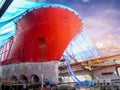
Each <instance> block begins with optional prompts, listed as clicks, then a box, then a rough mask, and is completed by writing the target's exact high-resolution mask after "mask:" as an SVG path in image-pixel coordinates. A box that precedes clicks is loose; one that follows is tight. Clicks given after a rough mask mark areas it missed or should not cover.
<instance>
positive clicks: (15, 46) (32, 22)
mask: <svg viewBox="0 0 120 90" xmlns="http://www.w3.org/2000/svg"><path fill="white" fill-rule="evenodd" d="M81 29H82V22H81V20H80V18H79V16H78V15H76V14H75V13H74V12H72V11H70V10H68V9H65V8H61V7H52V6H51V7H42V8H38V9H34V10H32V11H30V12H28V13H27V14H26V15H25V16H23V17H22V19H20V20H19V21H18V23H17V32H16V35H15V36H14V38H13V43H12V45H11V48H10V49H9V50H10V51H9V53H8V55H7V56H6V58H5V60H3V62H2V64H13V63H20V62H46V61H52V60H54V61H55V60H59V59H60V57H61V56H62V54H63V52H64V50H65V49H66V47H67V46H68V44H69V42H70V41H71V40H72V39H73V37H74V36H75V35H76V34H77V33H78V32H80V31H81Z"/></svg>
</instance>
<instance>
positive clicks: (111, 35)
mask: <svg viewBox="0 0 120 90" xmlns="http://www.w3.org/2000/svg"><path fill="white" fill-rule="evenodd" d="M107 38H108V40H118V36H117V35H115V34H108V35H107Z"/></svg>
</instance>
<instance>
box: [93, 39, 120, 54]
mask: <svg viewBox="0 0 120 90" xmlns="http://www.w3.org/2000/svg"><path fill="white" fill-rule="evenodd" d="M95 45H96V47H97V48H98V49H99V50H100V51H101V52H102V53H103V55H105V56H109V55H115V54H120V45H119V44H118V43H117V42H115V41H114V42H113V41H110V40H108V41H104V42H101V41H97V42H96V43H95Z"/></svg>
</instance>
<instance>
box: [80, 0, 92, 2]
mask: <svg viewBox="0 0 120 90" xmlns="http://www.w3.org/2000/svg"><path fill="white" fill-rule="evenodd" d="M82 1H83V2H84V3H87V2H90V0H82Z"/></svg>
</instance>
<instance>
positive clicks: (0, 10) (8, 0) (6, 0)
mask: <svg viewBox="0 0 120 90" xmlns="http://www.w3.org/2000/svg"><path fill="white" fill-rule="evenodd" d="M12 1H13V0H3V1H2V2H4V3H3V4H2V7H1V8H0V18H1V16H2V15H3V14H4V12H5V11H6V10H7V8H8V7H9V5H10V4H11V3H12Z"/></svg>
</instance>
